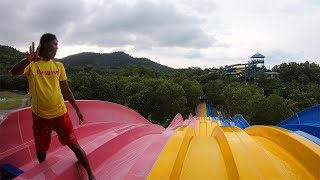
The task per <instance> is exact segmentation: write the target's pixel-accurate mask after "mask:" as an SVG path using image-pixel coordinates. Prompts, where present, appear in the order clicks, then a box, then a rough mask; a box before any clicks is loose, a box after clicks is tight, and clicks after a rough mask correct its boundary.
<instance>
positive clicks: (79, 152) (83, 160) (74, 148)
mask: <svg viewBox="0 0 320 180" xmlns="http://www.w3.org/2000/svg"><path fill="white" fill-rule="evenodd" d="M69 148H70V149H71V150H72V151H73V152H74V154H75V155H76V156H77V158H78V160H79V162H80V164H81V165H82V166H83V167H84V169H85V170H86V171H87V173H88V177H89V179H90V180H93V179H95V177H94V175H93V173H92V171H91V167H90V165H89V161H88V158H87V155H86V153H85V152H84V151H83V149H82V148H81V147H80V145H79V144H75V145H71V146H69Z"/></svg>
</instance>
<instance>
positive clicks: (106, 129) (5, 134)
mask: <svg viewBox="0 0 320 180" xmlns="http://www.w3.org/2000/svg"><path fill="white" fill-rule="evenodd" d="M77 103H78V104H79V106H80V109H81V110H82V112H83V115H84V119H85V122H84V123H83V124H81V125H77V116H76V113H75V111H74V110H73V109H72V108H71V106H70V105H69V104H68V103H66V105H67V108H68V111H69V113H70V116H71V119H72V121H73V124H74V126H75V127H74V128H75V133H76V135H77V138H78V141H79V144H80V145H81V146H82V147H83V149H84V151H85V152H86V153H87V155H88V159H89V161H90V164H91V166H92V169H93V172H94V174H95V175H96V178H97V179H117V180H118V179H215V178H216V179H320V171H319V167H320V146H319V145H318V144H316V143H314V142H313V141H310V140H308V139H307V138H305V137H303V136H301V135H300V134H298V133H295V132H294V131H289V130H286V129H284V128H282V127H275V126H249V127H246V128H240V127H237V126H234V125H230V123H227V121H226V120H222V118H223V117H222V116H221V117H219V116H218V117H215V116H214V115H213V111H212V105H211V104H210V103H207V102H205V101H203V102H201V103H200V104H199V105H198V106H197V108H196V113H195V115H194V116H193V115H192V114H190V116H189V117H188V118H187V119H183V117H182V116H181V115H180V114H177V115H176V116H175V117H174V118H173V120H172V122H171V124H170V125H169V127H168V128H166V129H165V128H163V127H161V126H159V125H155V124H152V123H150V122H149V121H147V120H146V119H145V118H143V117H142V116H141V115H139V114H138V113H137V112H135V111H133V110H131V109H129V108H126V107H124V106H121V105H118V104H114V103H110V102H103V101H78V102H77ZM208 106H211V107H208ZM229 121H231V120H229ZM239 121H240V120H239ZM318 121H319V118H318ZM31 129H32V120H31V109H30V108H25V109H20V110H17V111H14V112H13V113H11V114H10V115H9V116H8V117H7V118H6V119H5V120H4V121H3V122H2V123H1V124H0V167H3V166H4V165H8V166H13V167H16V168H17V169H19V170H21V171H20V175H19V176H17V177H16V179H86V178H87V176H86V173H85V171H84V169H83V168H82V166H80V165H79V163H78V162H77V160H76V157H75V156H74V154H73V153H72V152H71V150H69V148H68V147H62V146H61V145H60V143H59V141H58V139H57V136H56V134H55V133H53V134H52V141H51V146H50V149H49V151H48V155H47V159H46V161H45V162H44V163H41V164H38V163H37V160H36V157H35V147H34V141H33V137H32V130H31ZM7 171H8V172H11V173H12V174H14V173H15V172H17V171H15V172H12V171H10V170H7Z"/></svg>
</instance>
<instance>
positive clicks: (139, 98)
mask: <svg viewBox="0 0 320 180" xmlns="http://www.w3.org/2000/svg"><path fill="white" fill-rule="evenodd" d="M0 52H1V53H0V65H1V68H0V72H1V78H0V87H1V88H0V89H1V90H20V91H28V82H27V78H26V77H24V76H12V75H11V74H10V69H11V68H12V66H13V65H14V64H15V63H16V62H18V61H20V60H21V59H22V58H23V57H24V56H25V55H24V54H23V53H21V54H19V53H17V52H15V51H13V50H11V49H5V51H0ZM4 52H5V53H4ZM218 69H219V68H218ZM271 70H272V71H275V72H279V73H280V75H279V78H275V79H270V78H267V77H266V76H265V75H264V74H261V75H259V76H258V77H257V78H256V79H255V81H254V82H252V83H244V82H243V81H241V79H240V78H237V77H230V76H225V75H224V74H223V73H221V72H223V71H222V67H220V70H212V68H208V69H204V70H202V69H200V68H194V67H193V68H186V69H169V70H159V69H156V68H153V67H146V66H143V65H129V66H128V67H127V68H119V67H116V66H115V67H107V66H90V65H86V66H66V71H67V76H68V83H69V85H70V88H71V90H72V91H73V93H74V96H75V98H76V99H77V100H84V99H88V100H102V101H109V102H114V103H119V104H121V105H124V106H127V107H129V108H131V109H133V110H135V111H137V112H138V113H139V114H141V115H142V116H144V117H145V118H147V119H149V120H151V122H152V123H157V124H160V125H162V126H164V127H166V126H168V125H169V123H170V122H171V120H172V119H173V118H174V116H175V115H176V114H177V113H181V114H182V115H183V117H184V118H187V117H188V116H189V114H190V113H192V114H194V111H195V107H196V105H197V104H198V103H199V97H200V96H202V95H205V96H207V97H208V100H209V101H211V102H212V104H213V107H214V113H215V115H217V114H216V113H217V111H221V112H222V114H223V115H224V116H225V118H231V117H233V116H234V115H236V114H242V115H243V116H244V117H245V118H246V120H247V121H248V122H249V123H250V124H251V125H254V124H264V125H275V124H277V123H279V122H281V121H282V120H285V119H286V118H288V117H290V116H292V115H294V114H295V113H296V112H298V111H301V110H303V109H306V108H308V107H311V106H313V105H316V104H318V103H319V102H320V67H319V65H318V64H316V63H310V62H308V61H306V62H304V63H296V62H288V63H282V64H279V65H276V66H274V67H273V68H272V69H271Z"/></svg>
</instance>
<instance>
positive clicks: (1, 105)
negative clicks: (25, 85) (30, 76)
mask: <svg viewBox="0 0 320 180" xmlns="http://www.w3.org/2000/svg"><path fill="white" fill-rule="evenodd" d="M3 98H4V99H3ZM26 98H28V99H29V98H30V95H28V94H27V95H21V94H16V93H12V92H8V91H2V92H0V110H11V109H16V108H19V107H20V106H21V104H22V99H26ZM29 104H30V103H28V102H27V105H29Z"/></svg>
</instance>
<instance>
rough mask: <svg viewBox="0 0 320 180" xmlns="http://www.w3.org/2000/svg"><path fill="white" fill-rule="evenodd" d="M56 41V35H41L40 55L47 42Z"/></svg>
mask: <svg viewBox="0 0 320 180" xmlns="http://www.w3.org/2000/svg"><path fill="white" fill-rule="evenodd" d="M55 39H57V37H56V35H54V34H51V33H46V34H43V35H42V36H41V38H40V45H41V46H40V53H41V52H43V51H44V48H46V47H45V44H46V43H48V42H51V41H53V40H55Z"/></svg>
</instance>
